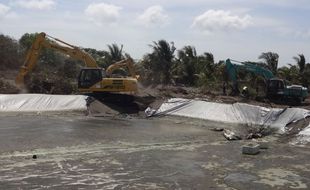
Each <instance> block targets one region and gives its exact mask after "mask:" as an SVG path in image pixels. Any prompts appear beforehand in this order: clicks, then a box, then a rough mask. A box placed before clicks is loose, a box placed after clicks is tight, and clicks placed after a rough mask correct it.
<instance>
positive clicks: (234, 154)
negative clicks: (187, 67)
mask: <svg viewBox="0 0 310 190" xmlns="http://www.w3.org/2000/svg"><path fill="white" fill-rule="evenodd" d="M0 119H1V120H0V121H1V125H0V189H18V188H21V189H45V188H51V189H77V188H82V189H83V188H84V189H211V188H212V189H271V188H273V189H290V188H292V189H293V188H300V189H303V188H304V189H307V188H309V187H310V181H309V179H310V165H309V164H308V157H309V156H310V153H309V149H308V147H292V146H290V145H289V144H288V143H279V142H277V137H274V136H270V137H267V138H266V139H265V140H266V141H269V142H270V145H269V147H270V148H269V149H267V150H264V151H262V152H261V153H260V154H258V155H256V156H245V155H242V154H241V146H242V145H243V144H245V143H248V142H249V141H233V142H228V141H226V139H225V138H224V137H223V135H222V133H221V132H215V131H211V130H209V128H211V127H224V128H235V127H238V126H233V125H230V126H228V125H223V124H219V123H210V122H206V121H200V120H199V121H198V120H189V119H181V118H169V117H162V118H152V119H134V118H128V117H124V118H91V117H83V116H70V117H68V116H59V115H58V116H7V117H1V118H0ZM33 155H36V156H37V159H33V158H32V157H33ZM297 158H298V159H297Z"/></svg>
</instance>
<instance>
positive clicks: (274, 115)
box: [153, 98, 310, 132]
mask: <svg viewBox="0 0 310 190" xmlns="http://www.w3.org/2000/svg"><path fill="white" fill-rule="evenodd" d="M162 114H164V115H175V116H184V117H191V118H199V119H205V120H210V121H216V122H224V123H236V124H247V125H260V126H266V127H269V126H271V127H276V128H278V129H280V130H281V131H283V132H284V131H285V126H286V125H287V124H289V123H291V122H294V121H298V120H300V119H303V118H305V117H306V116H309V115H310V112H309V110H306V109H301V108H285V109H277V108H265V107H260V106H254V105H249V104H244V103H235V104H222V103H214V102H206V101H200V100H188V99H182V98H172V99H169V100H168V101H167V102H165V103H163V104H162V105H161V106H160V108H159V109H158V110H156V112H155V113H154V114H153V115H162Z"/></svg>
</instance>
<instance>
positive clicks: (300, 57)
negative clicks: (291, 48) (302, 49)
mask: <svg viewBox="0 0 310 190" xmlns="http://www.w3.org/2000/svg"><path fill="white" fill-rule="evenodd" d="M293 59H294V60H295V61H296V63H297V65H298V68H299V74H303V72H304V70H305V66H306V59H305V56H304V55H303V54H298V57H297V56H294V57H293Z"/></svg>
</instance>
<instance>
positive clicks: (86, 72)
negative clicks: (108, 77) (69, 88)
mask: <svg viewBox="0 0 310 190" xmlns="http://www.w3.org/2000/svg"><path fill="white" fill-rule="evenodd" d="M103 77H104V70H102V69H100V68H84V69H82V70H81V71H80V74H79V77H78V88H90V87H92V86H93V85H95V84H96V83H98V82H100V81H102V78H103Z"/></svg>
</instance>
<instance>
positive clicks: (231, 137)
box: [223, 129, 242, 141]
mask: <svg viewBox="0 0 310 190" xmlns="http://www.w3.org/2000/svg"><path fill="white" fill-rule="evenodd" d="M223 135H224V137H225V138H226V139H227V140H229V141H232V140H241V139H242V138H241V137H240V136H238V135H236V133H235V132H233V131H230V130H228V129H225V130H224V133H223Z"/></svg>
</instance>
